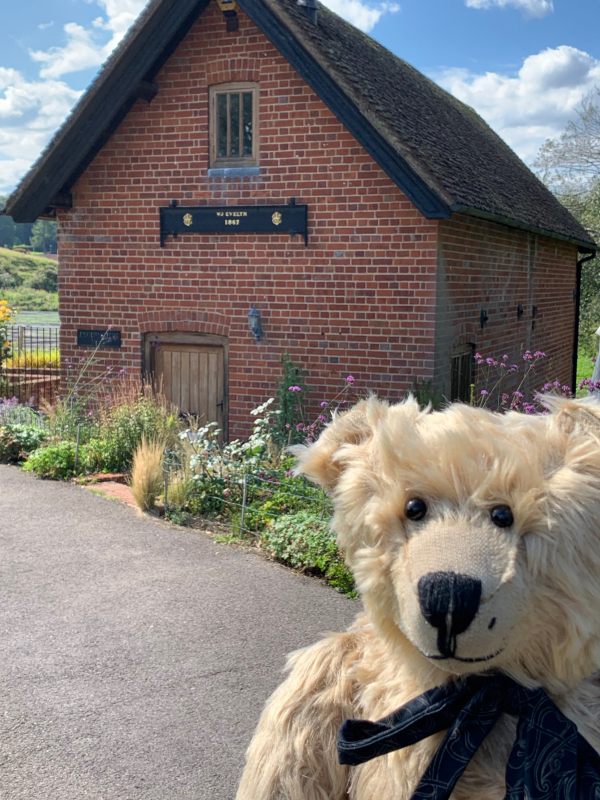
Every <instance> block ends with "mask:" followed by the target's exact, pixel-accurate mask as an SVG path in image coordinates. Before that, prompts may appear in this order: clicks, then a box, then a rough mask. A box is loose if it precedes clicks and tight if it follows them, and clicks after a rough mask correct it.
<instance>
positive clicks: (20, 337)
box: [0, 325, 60, 407]
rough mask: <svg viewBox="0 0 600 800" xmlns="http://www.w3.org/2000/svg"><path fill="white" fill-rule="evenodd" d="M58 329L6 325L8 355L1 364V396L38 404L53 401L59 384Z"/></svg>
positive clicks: (52, 327)
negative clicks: (8, 346) (8, 345)
mask: <svg viewBox="0 0 600 800" xmlns="http://www.w3.org/2000/svg"><path fill="white" fill-rule="evenodd" d="M59 336H60V329H59V328H58V327H54V326H38V325H9V327H8V342H9V344H10V355H9V357H8V359H6V360H5V361H4V362H3V363H2V364H1V365H0V398H11V397H16V398H17V399H18V400H19V402H21V403H28V404H30V405H32V406H35V407H39V406H40V405H44V404H45V403H52V401H53V400H54V398H55V397H56V395H57V393H58V390H59V386H60V351H59Z"/></svg>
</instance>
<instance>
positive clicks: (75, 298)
mask: <svg viewBox="0 0 600 800" xmlns="http://www.w3.org/2000/svg"><path fill="white" fill-rule="evenodd" d="M229 81H252V82H257V83H259V84H260V175H258V176H255V177H245V178H238V179H235V180H233V179H224V178H217V177H214V176H210V175H209V172H208V166H209V164H208V152H209V142H208V129H209V119H208V87H209V86H210V85H214V84H218V83H223V82H229ZM156 82H157V83H158V85H159V89H160V90H159V93H158V95H157V96H156V98H155V99H154V100H153V102H152V103H151V104H147V103H145V102H143V101H139V102H138V103H137V104H136V105H135V106H134V108H133V109H132V110H131V112H130V113H129V114H128V116H127V118H126V119H125V120H124V122H123V123H122V124H121V126H120V127H119V129H118V130H117V131H116V133H115V134H114V135H113V136H112V138H111V139H110V140H109V142H108V143H107V144H106V145H105V146H104V148H103V149H102V151H101V152H100V153H99V154H98V155H97V157H96V158H95V160H94V161H93V162H92V163H91V165H90V166H89V167H88V169H87V170H86V172H85V173H84V174H83V176H82V177H81V178H80V180H79V181H78V183H77V184H76V186H75V187H74V208H73V209H72V210H71V211H69V212H61V214H60V233H59V247H60V264H61V269H60V290H61V301H60V302H61V306H60V311H61V318H62V323H63V325H62V350H63V355H64V358H65V362H67V361H69V360H71V361H72V360H74V359H77V358H82V357H85V356H87V355H88V354H89V351H81V350H79V351H78V350H77V348H76V347H75V338H76V329H77V328H78V327H86V328H103V327H106V326H109V325H110V326H112V327H113V328H118V329H120V330H121V331H122V335H123V348H122V350H121V351H118V352H112V351H110V352H109V351H101V352H100V353H99V354H98V356H97V362H98V369H102V368H105V367H108V366H112V367H113V368H114V369H115V371H116V370H118V369H121V368H125V369H126V370H127V371H128V372H130V373H133V374H135V375H139V374H140V371H141V359H142V340H143V336H144V334H145V333H147V332H158V331H173V330H181V331H186V332H190V331H195V332H198V333H204V334H216V335H218V336H225V337H227V338H228V343H229V346H228V358H229V422H230V426H229V434H230V436H240V435H244V434H245V433H246V432H247V430H248V425H249V415H248V412H249V410H250V409H251V408H252V407H253V406H255V405H257V404H258V403H260V402H262V401H263V400H264V399H266V398H267V397H269V396H272V395H273V394H274V393H275V390H276V385H277V381H278V378H279V376H280V358H281V355H282V354H283V353H284V352H286V351H287V352H288V353H289V354H290V355H291V357H292V359H293V360H294V361H295V362H296V363H297V364H298V365H300V366H302V367H303V368H304V369H305V370H306V371H307V373H308V380H307V382H308V384H309V385H310V386H312V387H314V391H313V394H312V399H313V413H317V408H318V402H319V401H320V400H322V399H323V398H327V399H329V398H331V397H333V396H334V395H335V394H337V392H338V391H339V389H340V388H341V386H342V384H343V379H344V377H345V376H346V375H347V374H352V375H353V376H354V377H355V379H356V387H357V389H358V390H359V391H361V392H366V391H367V390H372V391H375V392H377V393H378V394H380V395H383V396H387V397H391V398H398V397H400V396H401V395H402V394H403V392H404V390H406V389H407V388H410V387H412V386H413V385H414V384H415V382H421V381H425V382H427V381H434V380H435V383H436V384H437V386H438V387H439V389H440V390H441V391H442V392H443V393H445V394H448V392H449V374H450V370H449V368H450V356H451V354H452V352H453V349H454V348H455V347H456V346H458V345H461V344H464V343H465V342H474V343H475V344H476V345H477V347H478V349H480V350H481V351H485V352H493V353H500V352H504V351H505V350H506V351H510V352H511V354H512V353H513V352H515V351H516V350H518V349H519V346H520V345H523V347H530V348H537V347H539V348H542V349H544V350H548V351H550V352H551V353H552V354H553V363H552V365H551V370H550V371H551V372H552V373H553V374H556V375H558V376H560V377H561V379H563V380H567V379H568V377H569V371H570V342H571V338H572V324H573V301H572V294H571V293H572V289H573V287H574V280H575V269H574V264H575V249H574V248H573V247H571V246H569V245H566V244H561V243H556V242H555V241H554V240H548V239H544V238H541V237H534V236H531V235H529V234H527V233H524V232H523V233H522V232H519V231H515V230H513V229H509V228H505V227H504V226H500V225H496V224H493V223H486V222H481V221H477V220H474V219H471V218H469V217H458V218H455V219H453V220H450V221H448V222H443V223H441V224H438V223H437V222H434V221H428V220H426V219H424V218H423V217H422V215H421V214H420V213H419V212H418V211H417V210H416V209H415V208H414V207H413V206H412V204H411V203H410V202H409V201H408V199H407V198H406V197H404V195H403V194H402V193H401V192H400V190H399V189H398V188H397V187H396V186H395V185H394V184H393V183H392V182H391V181H390V180H389V179H388V178H387V176H386V175H385V173H384V172H383V171H382V170H381V168H380V167H379V166H378V165H377V164H376V163H375V162H374V161H373V160H372V158H371V157H370V156H369V155H368V154H367V153H366V151H365V150H364V149H363V148H362V147H361V146H360V145H359V144H358V143H357V142H356V141H355V140H354V139H353V137H352V136H351V135H350V134H349V133H348V132H347V131H346V130H345V129H344V128H343V126H342V125H341V124H340V122H339V121H338V120H337V118H336V117H335V116H334V115H333V114H332V112H331V111H329V109H328V108H327V107H326V106H325V105H324V104H323V103H322V101H321V100H320V99H319V98H318V97H317V96H316V94H315V93H314V92H313V91H312V90H311V89H310V88H309V87H308V86H307V85H306V84H305V83H304V81H303V80H302V79H301V78H300V77H299V76H298V75H297V74H296V73H295V72H294V70H293V69H292V67H291V66H290V65H289V64H288V63H287V62H286V61H285V60H284V59H283V58H282V57H281V56H280V54H279V53H278V52H277V50H276V49H275V48H274V47H273V46H272V45H271V44H270V43H269V42H268V40H267V39H266V38H265V37H264V36H263V35H262V34H261V33H260V32H259V31H258V29H256V28H255V27H254V25H253V24H252V23H251V22H250V21H249V20H248V19H247V18H246V17H244V15H240V28H239V31H238V32H235V33H227V32H226V31H225V23H224V19H223V17H222V16H221V14H220V12H219V11H218V10H217V8H216V6H215V5H214V4H211V5H210V7H209V9H207V11H206V12H205V13H204V14H203V15H202V16H201V17H200V18H199V20H198V22H197V23H196V24H195V25H194V26H193V28H192V29H191V30H190V32H189V34H188V36H187V37H186V39H185V40H184V42H183V43H182V44H181V45H180V47H179V48H178V49H177V51H176V52H175V54H174V55H173V56H172V57H171V58H170V59H169V61H168V62H167V64H166V65H165V67H164V68H163V69H162V70H161V72H160V73H159V75H158V76H157V79H156ZM292 197H294V198H296V200H297V202H298V203H300V204H307V205H308V207H309V220H308V223H309V234H310V243H309V246H308V247H307V248H305V247H304V242H303V241H301V240H300V239H299V238H297V239H296V240H290V239H289V238H288V237H286V236H281V235H279V236H277V235H259V234H252V235H235V236H231V235H229V236H227V235H216V234H215V235H207V236H201V235H188V236H184V237H180V238H179V239H177V240H173V239H172V238H169V239H168V241H167V244H166V247H165V248H164V249H161V247H160V242H159V212H158V209H159V208H160V207H161V206H166V205H168V204H169V202H170V201H171V200H178V201H179V202H180V203H181V204H182V205H225V204H230V205H236V204H240V205H249V204H254V203H256V204H268V205H275V204H277V205H279V204H285V203H287V201H288V200H289V199H290V198H292ZM438 239H439V241H438ZM438 261H439V264H440V269H439V274H437V273H438V269H437V266H438ZM528 275H529V277H528ZM518 303H522V304H523V305H524V307H525V315H524V317H523V320H522V321H520V322H517V319H516V306H517V304H518ZM252 305H254V306H256V307H257V308H259V309H260V311H261V313H262V318H263V327H264V331H265V338H264V339H263V340H262V341H261V342H259V343H256V342H255V341H254V340H253V339H252V337H251V336H250V334H249V332H248V328H247V312H248V309H249V308H250V306H252ZM532 305H537V306H538V309H539V312H538V318H537V319H536V321H535V322H536V327H535V330H533V331H532V329H531V328H532V319H531V306H532ZM481 307H485V308H486V309H487V311H488V313H489V315H490V321H489V323H488V326H487V327H486V329H485V330H484V331H480V329H479V312H480V309H481ZM436 313H437V317H438V321H437V323H436ZM436 347H437V353H436ZM559 351H560V355H559Z"/></svg>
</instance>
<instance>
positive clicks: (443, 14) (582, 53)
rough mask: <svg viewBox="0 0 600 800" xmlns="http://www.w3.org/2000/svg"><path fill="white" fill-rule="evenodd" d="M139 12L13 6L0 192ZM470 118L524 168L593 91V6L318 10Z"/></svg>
mask: <svg viewBox="0 0 600 800" xmlns="http://www.w3.org/2000/svg"><path fill="white" fill-rule="evenodd" d="M144 2H145V0H54V2H52V3H48V2H42V0H27V2H20V3H11V4H10V8H9V9H6V10H4V12H3V23H4V24H3V27H2V31H1V32H0V192H7V191H10V190H11V189H12V188H14V186H15V185H16V183H17V181H18V180H19V178H20V177H21V176H22V175H23V174H24V172H25V171H26V169H27V168H28V166H29V165H30V164H31V162H32V161H33V160H34V159H35V158H36V157H37V155H39V153H40V151H41V150H42V148H43V147H44V145H45V144H46V143H47V141H48V140H49V138H50V137H51V135H52V133H53V132H54V131H55V130H56V129H57V128H58V127H59V125H60V124H61V122H62V121H63V120H64V118H65V116H66V115H67V114H68V112H69V110H70V108H71V107H72V105H73V104H74V103H75V102H76V100H77V98H78V96H79V95H80V93H81V91H83V90H84V89H85V87H86V86H87V85H88V84H89V82H90V80H91V79H92V78H93V76H94V74H95V73H96V71H97V69H98V67H99V65H100V64H101V63H102V61H103V60H104V59H105V58H106V57H107V55H108V54H109V53H110V51H111V49H112V48H113V47H114V46H115V45H116V44H117V42H118V41H120V39H121V37H122V36H123V35H124V33H125V32H126V30H127V28H128V26H129V25H130V24H131V22H132V21H133V19H135V16H136V15H137V14H138V13H139V11H140V10H141V8H142V7H143V6H144ZM325 3H326V5H328V6H330V7H331V8H332V9H333V10H334V11H336V12H337V13H338V14H340V15H342V16H344V17H346V18H347V19H349V20H350V21H351V22H353V23H354V24H355V25H357V26H358V27H360V28H362V29H363V30H366V31H367V32H369V33H370V34H371V35H372V36H374V38H376V39H378V40H379V41H380V42H381V43H382V44H384V45H385V46H386V47H388V48H389V49H390V50H392V51H393V52H395V53H396V54H397V55H399V56H400V57H401V58H404V59H405V60H406V61H408V62H410V63H411V64H413V65H414V66H415V67H417V68H418V69H420V70H421V71H422V72H424V73H425V74H427V75H429V76H430V77H431V78H433V79H434V80H436V81H437V82H438V83H440V84H441V85H442V86H444V88H446V89H448V90H449V91H451V92H452V93H454V94H455V95H456V96H457V97H459V98H460V99H461V100H463V101H465V102H467V103H468V104H469V105H471V106H473V107H474V108H475V109H476V110H477V111H478V112H479V113H480V114H481V115H482V116H483V117H484V118H485V119H486V120H487V122H489V124H490V125H492V127H493V128H494V129H495V130H497V131H498V133H500V135H501V136H503V137H504V138H505V139H506V141H508V143H509V144H510V145H511V146H512V147H513V149H515V150H516V151H517V152H518V153H519V155H521V157H522V158H524V159H525V160H527V161H532V160H533V159H534V158H535V155H536V153H537V152H538V150H539V147H540V145H541V144H542V143H543V142H544V141H545V140H546V139H547V138H548V137H553V136H556V135H558V134H559V133H560V131H561V130H562V129H563V128H564V125H565V124H566V122H567V121H568V120H569V119H570V118H572V117H573V115H574V113H575V110H576V108H577V106H578V104H579V103H580V102H581V99H582V98H583V97H584V96H585V94H587V93H588V92H589V91H591V90H592V89H593V88H594V87H595V86H600V44H599V43H598V30H599V29H600V0H325Z"/></svg>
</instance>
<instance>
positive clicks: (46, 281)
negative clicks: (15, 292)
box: [25, 264, 58, 292]
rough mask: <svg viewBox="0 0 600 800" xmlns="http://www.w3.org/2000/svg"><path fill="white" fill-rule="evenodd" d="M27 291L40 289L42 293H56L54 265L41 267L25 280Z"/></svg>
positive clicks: (56, 283)
mask: <svg viewBox="0 0 600 800" xmlns="http://www.w3.org/2000/svg"><path fill="white" fill-rule="evenodd" d="M25 286H26V287H28V288H29V289H41V290H42V291H44V292H57V291H58V267H57V265H56V264H51V265H49V266H46V265H44V266H41V267H38V268H37V269H36V271H35V272H34V273H33V274H32V275H30V276H29V277H28V278H26V280H25Z"/></svg>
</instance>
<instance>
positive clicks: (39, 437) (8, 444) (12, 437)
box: [0, 424, 46, 464]
mask: <svg viewBox="0 0 600 800" xmlns="http://www.w3.org/2000/svg"><path fill="white" fill-rule="evenodd" d="M45 439H46V434H45V432H44V431H43V430H41V429H40V428H35V427H32V426H30V425H19V424H14V425H11V424H9V425H2V426H0V463H2V464H17V463H18V462H19V461H24V460H25V459H26V458H27V455H28V454H29V453H32V452H33V451H34V450H37V448H38V447H40V445H41V444H42V442H43V441H44V440H45Z"/></svg>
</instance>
